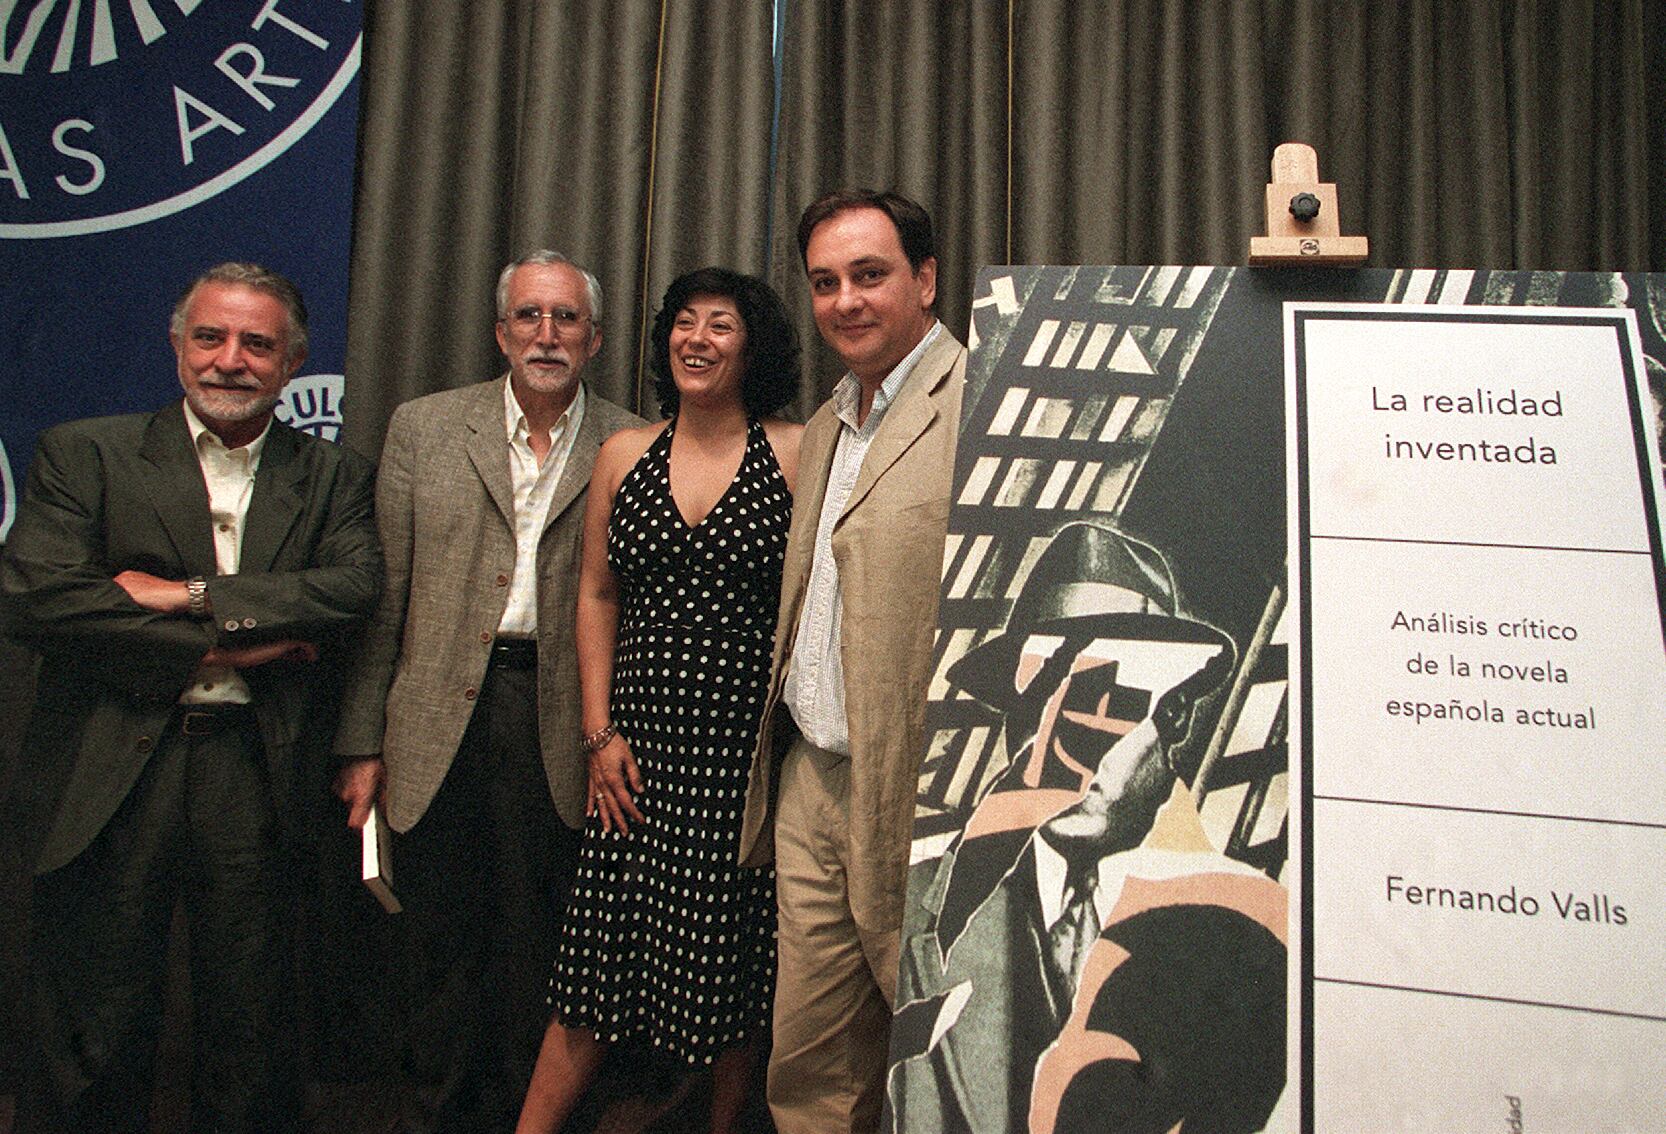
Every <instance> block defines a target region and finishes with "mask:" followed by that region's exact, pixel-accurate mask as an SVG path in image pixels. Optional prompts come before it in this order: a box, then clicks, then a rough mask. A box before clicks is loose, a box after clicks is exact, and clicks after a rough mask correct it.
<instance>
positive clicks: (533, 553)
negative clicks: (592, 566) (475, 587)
mask: <svg viewBox="0 0 1666 1134" xmlns="http://www.w3.org/2000/svg"><path fill="white" fill-rule="evenodd" d="M583 420H584V386H583V385H580V386H579V388H578V392H577V393H575V394H574V395H573V400H572V403H571V404H570V405H568V407H567V408H566V410H565V411H563V413H562V414H561V416H560V417H559V418H557V419H556V422H555V424H554V425H553V426H551V427H550V451H549V454H548V455H547V456H546V457H545V458H544V463H543V464H542V465H540V464H539V463H538V458H537V456H536V455H535V454H534V453H533V452H532V443H531V441H530V440H528V438H529V436H530V432H531V431H530V430H529V429H528V428H527V423H526V414H525V412H524V411H522V409H521V403H520V402H519V401H517V400H516V398H515V386H514V383H512V382H510V381H508V380H507V379H506V380H505V381H504V383H503V422H504V429H505V430H506V431H507V433H508V437H509V478H510V481H511V482H512V483H513V485H514V488H515V572H514V574H513V575H511V576H510V581H509V605H508V606H506V607H504V609H503V617H502V618H501V619H500V620H499V621H498V625H497V632H498V633H499V634H500V635H503V636H505V637H510V638H535V637H537V636H538V541H539V540H541V539H542V538H543V536H544V528H545V526H546V522H547V521H548V519H549V512H550V501H551V500H553V499H554V498H555V486H556V484H557V483H558V482H559V481H560V480H561V474H562V472H563V471H565V470H566V468H567V458H568V457H569V456H571V455H572V452H573V442H574V441H575V440H576V439H577V438H578V430H579V424H580V423H581V422H582V421H583Z"/></svg>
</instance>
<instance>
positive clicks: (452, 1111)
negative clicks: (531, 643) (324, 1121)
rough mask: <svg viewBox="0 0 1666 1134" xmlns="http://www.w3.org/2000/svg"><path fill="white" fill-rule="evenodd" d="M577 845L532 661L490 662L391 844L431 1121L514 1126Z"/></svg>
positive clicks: (414, 1042)
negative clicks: (542, 730) (557, 783)
mask: <svg viewBox="0 0 1666 1134" xmlns="http://www.w3.org/2000/svg"><path fill="white" fill-rule="evenodd" d="M578 758H579V755H578V752H577V744H576V741H575V744H574V754H573V759H575V760H576V759H578ZM578 845H579V833H578V832H576V831H574V830H572V829H570V828H569V827H567V825H566V824H564V823H563V822H562V821H561V819H560V817H559V816H557V815H556V813H555V806H554V804H552V803H551V801H550V789H549V782H548V780H547V778H546V776H545V774H544V765H543V760H542V758H541V756H540V753H539V742H538V691H537V672H536V670H533V669H526V670H517V669H503V668H494V669H492V670H490V671H488V674H487V678H486V681H485V682H484V685H483V688H482V689H481V691H480V698H479V702H478V704H477V705H476V707H475V710H474V715H473V717H472V718H471V720H470V724H469V727H468V730H467V732H465V733H464V736H463V742H462V744H461V745H460V746H459V748H458V750H457V756H456V758H455V759H454V760H453V761H452V764H451V768H450V770H449V771H447V773H446V777H445V782H444V783H443V784H441V785H440V790H439V792H438V793H437V794H436V795H435V796H434V801H433V803H431V804H430V805H429V807H428V810H427V812H426V813H424V815H423V817H422V818H421V819H420V820H419V821H418V822H417V824H416V826H415V827H413V828H411V830H410V831H409V832H407V833H406V834H404V835H402V836H400V837H398V838H397V839H396V840H395V843H394V889H395V890H396V891H397V892H398V894H399V897H400V900H401V901H402V902H403V903H404V904H405V911H406V913H405V916H406V917H407V918H408V919H409V921H408V923H407V925H406V934H407V941H408V942H409V944H410V952H411V957H410V961H409V964H408V975H409V977H410V978H411V980H412V982H413V983H412V988H411V1013H410V1023H409V1033H408V1054H407V1061H408V1065H409V1066H408V1071H409V1073H410V1074H411V1076H412V1078H413V1079H415V1080H416V1082H417V1083H418V1084H419V1088H420V1091H421V1094H422V1096H423V1099H422V1101H423V1103H424V1104H425V1105H424V1109H425V1110H427V1111H428V1112H429V1119H430V1122H429V1128H430V1129H432V1130H435V1131H445V1132H446V1134H452V1132H465V1131H474V1130H489V1131H498V1130H507V1129H509V1128H510V1127H512V1126H513V1125H514V1121H515V1116H516V1114H518V1113H519V1111H520V1106H521V1100H522V1098H523V1097H524V1096H525V1094H526V1087H527V1083H528V1081H529V1080H530V1079H531V1076H532V1064H533V1062H534V1060H535V1059H536V1058H537V1055H538V1046H539V1043H540V1041H541V1040H542V1038H543V1033H544V1026H545V1024H546V1023H548V1021H549V1014H550V1008H549V1004H548V999H547V998H548V994H549V978H550V970H551V965H552V964H553V959H554V952H555V937H556V933H557V931H558V929H559V927H560V922H561V914H562V912H563V911H564V909H565V907H566V901H567V893H568V890H569V889H571V887H572V881H573V872H574V869H575V866H576V864H577V860H578Z"/></svg>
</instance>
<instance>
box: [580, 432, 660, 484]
mask: <svg viewBox="0 0 1666 1134" xmlns="http://www.w3.org/2000/svg"><path fill="white" fill-rule="evenodd" d="M670 424H671V423H670V422H669V421H655V422H650V423H649V424H647V425H633V426H630V427H628V428H626V429H621V430H619V432H617V433H615V434H613V435H612V436H611V437H609V438H608V439H607V440H606V441H603V442H602V447H601V450H600V451H599V452H597V454H596V469H595V474H594V477H595V479H599V480H601V481H602V482H603V483H605V484H607V485H608V486H609V487H610V488H612V489H617V488H618V487H619V483H620V481H622V480H624V479H625V474H626V473H627V472H629V471H630V469H631V466H632V465H634V464H636V462H637V461H640V460H641V459H642V454H644V453H646V452H647V451H648V448H649V446H651V445H653V443H654V440H655V439H656V438H658V437H659V435H660V434H662V433H664V432H665V430H666V427H667V426H669V425H670Z"/></svg>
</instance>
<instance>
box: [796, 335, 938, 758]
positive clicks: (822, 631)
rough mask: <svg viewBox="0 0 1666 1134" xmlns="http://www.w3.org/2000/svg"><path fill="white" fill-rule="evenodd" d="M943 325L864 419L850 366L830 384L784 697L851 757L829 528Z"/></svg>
mask: <svg viewBox="0 0 1666 1134" xmlns="http://www.w3.org/2000/svg"><path fill="white" fill-rule="evenodd" d="M942 330H943V324H942V323H941V322H939V321H937V320H933V321H932V324H931V329H930V330H928V331H927V332H926V333H925V337H924V338H922V339H921V340H920V341H919V342H918V343H916V344H915V346H914V349H913V350H911V351H909V352H908V354H907V355H905V356H904V357H903V360H902V361H901V362H899V363H897V364H896V366H895V367H893V368H892V370H891V373H889V374H887V375H886V376H885V380H884V381H883V382H881V383H880V384H879V390H878V392H876V393H875V394H874V399H873V405H872V406H870V407H869V408H868V416H867V419H866V420H865V421H863V422H862V424H861V425H858V424H856V416H857V411H858V409H860V407H861V396H862V386H861V383H860V382H858V381H857V378H856V375H854V374H851V373H849V372H848V371H847V372H846V373H845V376H844V377H843V378H841V379H840V380H839V384H838V385H837V386H836V387H834V389H833V397H832V403H833V413H834V415H835V416H837V417H838V419H839V421H840V423H841V428H840V429H839V441H838V445H837V447H835V449H834V450H833V464H832V467H831V468H830V469H829V470H828V473H827V494H826V495H825V496H824V497H822V503H821V515H820V517H819V518H818V519H817V522H816V546H815V551H814V552H813V553H812V555H811V558H810V578H809V581H808V583H807V584H806V586H805V591H804V609H803V611H802V612H801V614H800V615H799V619H798V632H797V637H796V638H794V639H793V651H792V657H791V659H790V660H789V661H788V662H787V678H786V682H785V684H784V685H783V686H782V689H781V699H782V700H784V701H785V702H786V703H787V708H788V710H789V711H790V712H791V713H792V717H793V721H794V722H795V723H796V724H797V725H798V730H799V731H800V732H801V733H803V734H804V738H805V739H806V740H808V741H809V742H810V743H811V744H814V745H815V746H816V747H817V748H821V749H825V750H826V751H828V752H836V753H838V754H839V755H842V756H849V755H850V721H849V719H848V718H847V717H846V716H845V666H844V658H843V656H842V655H841V653H840V650H841V649H842V646H843V641H844V638H843V632H842V630H841V629H840V622H841V621H842V620H843V618H844V609H845V607H844V600H843V598H842V597H841V594H840V590H839V564H838V562H837V561H835V560H834V558H833V528H834V526H835V525H836V524H837V523H838V522H839V517H840V516H841V515H843V514H844V510H845V504H846V502H847V501H849V499H850V492H851V489H853V488H855V487H856V478H857V476H858V474H860V473H861V471H862V461H863V458H865V457H866V456H867V455H868V448H869V446H871V445H872V444H873V439H874V435H875V434H877V433H878V432H879V427H880V424H881V423H882V422H883V421H884V420H885V412H886V411H887V410H888V409H890V407H891V403H892V402H894V401H896V398H897V394H898V393H899V392H900V391H901V390H902V387H903V384H904V383H905V382H907V381H908V378H909V375H911V374H913V373H914V368H915V366H916V365H917V364H918V363H919V361H920V359H921V358H923V357H924V356H925V353H926V351H928V350H930V349H931V344H932V343H934V342H936V341H937V336H938V335H939V334H941V333H942Z"/></svg>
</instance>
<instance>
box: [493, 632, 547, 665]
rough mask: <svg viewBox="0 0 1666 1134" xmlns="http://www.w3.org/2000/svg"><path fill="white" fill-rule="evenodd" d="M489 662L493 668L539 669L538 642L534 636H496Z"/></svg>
mask: <svg viewBox="0 0 1666 1134" xmlns="http://www.w3.org/2000/svg"><path fill="white" fill-rule="evenodd" d="M488 664H489V665H490V666H491V667H492V668H493V669H537V668H538V642H537V640H536V639H533V638H495V639H493V640H492V657H491V661H490V662H489V663H488Z"/></svg>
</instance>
